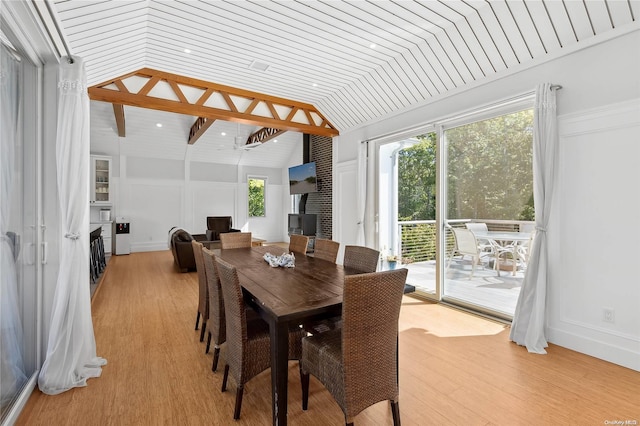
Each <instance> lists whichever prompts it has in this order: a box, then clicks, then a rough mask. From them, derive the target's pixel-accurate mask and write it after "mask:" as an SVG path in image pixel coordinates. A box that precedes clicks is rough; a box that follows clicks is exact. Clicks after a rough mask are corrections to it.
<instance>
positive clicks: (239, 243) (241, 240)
mask: <svg viewBox="0 0 640 426" xmlns="http://www.w3.org/2000/svg"><path fill="white" fill-rule="evenodd" d="M220 247H221V248H222V249H234V248H249V247H251V232H230V233H228V234H220Z"/></svg>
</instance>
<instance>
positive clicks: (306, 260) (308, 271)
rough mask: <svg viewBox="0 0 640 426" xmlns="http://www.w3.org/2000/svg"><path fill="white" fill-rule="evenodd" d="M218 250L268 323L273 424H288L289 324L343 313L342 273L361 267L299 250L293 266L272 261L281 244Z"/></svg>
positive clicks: (247, 296) (279, 252)
mask: <svg viewBox="0 0 640 426" xmlns="http://www.w3.org/2000/svg"><path fill="white" fill-rule="evenodd" d="M214 253H215V254H216V255H217V256H219V257H220V258H221V259H223V260H225V261H226V262H228V263H230V264H231V265H233V266H234V267H235V268H236V270H237V272H238V278H239V281H240V285H241V286H242V289H243V294H244V298H245V302H246V303H247V304H249V305H250V306H252V307H253V309H255V310H256V311H257V312H258V314H259V315H260V316H261V317H262V318H263V319H264V320H265V321H266V322H267V323H268V324H269V333H270V338H271V343H270V345H271V394H272V407H273V424H274V425H286V424H287V383H288V347H289V328H290V327H291V326H298V325H300V324H304V323H307V322H309V321H314V320H316V319H323V318H329V317H333V316H336V315H340V313H341V311H342V290H343V285H344V277H345V275H348V274H352V273H357V271H355V270H350V269H349V268H344V267H343V266H341V265H337V264H335V263H333V262H329V261H326V260H322V259H316V258H314V257H312V256H305V255H303V254H298V253H296V254H295V266H294V267H290V268H287V267H272V266H269V264H268V263H267V262H266V261H265V259H264V255H265V254H267V253H270V254H272V255H274V256H279V255H281V254H283V249H282V248H279V247H277V246H262V247H251V248H238V249H219V250H215V251H214Z"/></svg>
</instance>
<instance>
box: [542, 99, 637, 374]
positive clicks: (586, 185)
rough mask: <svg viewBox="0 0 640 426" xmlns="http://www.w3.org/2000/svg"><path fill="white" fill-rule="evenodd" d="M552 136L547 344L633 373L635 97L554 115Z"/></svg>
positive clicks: (635, 333)
mask: <svg viewBox="0 0 640 426" xmlns="http://www.w3.org/2000/svg"><path fill="white" fill-rule="evenodd" d="M559 134H560V162H559V176H558V179H557V183H558V184H557V189H556V192H555V194H554V203H555V207H554V209H555V210H557V211H558V213H557V214H553V215H552V217H555V218H559V219H556V222H555V223H552V224H551V225H552V226H550V228H549V234H548V235H549V246H550V252H549V255H550V256H549V262H550V268H551V279H550V283H549V288H548V292H549V294H548V300H550V301H551V302H550V306H549V311H548V313H549V315H548V318H549V321H548V322H549V325H548V331H549V333H548V334H549V335H548V338H549V341H550V342H552V343H556V344H558V345H561V346H564V347H568V348H571V349H574V350H577V351H579V352H583V353H587V354H589V355H592V356H595V357H598V358H601V359H605V360H607V361H611V362H614V363H616V364H620V365H623V366H626V367H629V368H633V369H635V370H640V310H638V301H640V287H639V286H638V284H637V283H638V276H637V270H636V269H635V268H634V266H635V263H634V262H636V261H637V259H638V254H639V252H638V242H639V241H640V226H638V223H637V222H638V220H637V218H638V210H637V206H638V196H637V194H638V182H640V167H638V159H639V158H640V144H638V134H640V99H636V100H633V101H629V102H624V103H619V104H615V105H607V106H605V107H602V108H598V109H594V110H588V111H583V112H580V113H577V114H571V115H566V116H562V117H559ZM605 310H612V311H613V312H614V315H613V318H609V319H608V320H607V318H605V316H604V311H605Z"/></svg>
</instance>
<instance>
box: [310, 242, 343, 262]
mask: <svg viewBox="0 0 640 426" xmlns="http://www.w3.org/2000/svg"><path fill="white" fill-rule="evenodd" d="M338 250H340V243H339V242H337V241H333V240H327V239H324V238H316V241H315V243H314V246H313V257H315V258H317V259H324V260H328V261H329V262H333V263H336V258H337V257H338Z"/></svg>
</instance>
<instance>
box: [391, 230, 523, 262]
mask: <svg viewBox="0 0 640 426" xmlns="http://www.w3.org/2000/svg"><path fill="white" fill-rule="evenodd" d="M467 222H484V223H486V224H487V228H489V230H490V231H521V230H522V231H524V230H525V229H533V222H529V221H518V220H493V219H490V220H473V219H456V220H449V221H448V222H447V224H448V225H449V226H451V227H464V226H465V225H464V224H465V223H467ZM445 229H446V235H445V241H446V252H447V253H450V252H451V251H452V250H453V247H454V244H455V241H454V239H453V233H452V232H451V230H450V229H449V227H447V228H445ZM398 237H399V238H398V241H400V246H399V247H398V248H397V251H396V253H400V257H401V262H403V263H412V262H426V261H429V260H434V259H435V258H436V249H437V246H436V221H435V220H411V221H401V222H398Z"/></svg>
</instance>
